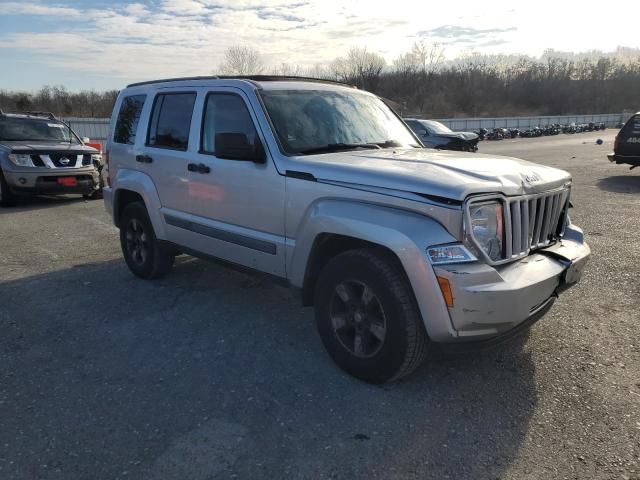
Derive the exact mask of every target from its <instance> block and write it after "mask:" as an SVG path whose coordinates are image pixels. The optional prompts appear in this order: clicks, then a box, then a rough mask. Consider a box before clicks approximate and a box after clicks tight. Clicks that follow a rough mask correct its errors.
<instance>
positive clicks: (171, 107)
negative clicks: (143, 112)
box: [136, 88, 197, 212]
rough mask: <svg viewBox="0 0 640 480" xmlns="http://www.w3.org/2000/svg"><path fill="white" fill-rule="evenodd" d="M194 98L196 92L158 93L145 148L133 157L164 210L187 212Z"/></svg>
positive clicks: (168, 89)
mask: <svg viewBox="0 0 640 480" xmlns="http://www.w3.org/2000/svg"><path fill="white" fill-rule="evenodd" d="M196 98H197V91H196V89H185V88H165V89H161V90H159V91H158V92H157V93H156V95H155V97H154V99H153V105H152V107H151V112H150V113H149V117H148V118H149V120H148V127H147V131H146V135H147V136H146V141H145V144H144V148H143V149H142V151H141V152H140V153H138V154H137V155H136V161H137V163H138V165H139V166H140V168H143V169H144V171H145V172H146V173H147V174H148V175H149V176H150V177H151V179H152V180H153V183H154V184H155V188H156V190H157V192H158V195H159V196H160V204H161V205H162V209H163V211H168V212H171V211H177V212H188V211H189V194H188V188H189V185H188V183H189V171H188V170H187V164H188V163H189V157H190V156H191V155H193V154H194V152H195V150H196V147H195V145H193V142H192V141H190V138H189V134H190V130H191V122H192V117H193V108H194V105H195V102H196Z"/></svg>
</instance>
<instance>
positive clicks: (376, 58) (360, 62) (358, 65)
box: [329, 47, 386, 89]
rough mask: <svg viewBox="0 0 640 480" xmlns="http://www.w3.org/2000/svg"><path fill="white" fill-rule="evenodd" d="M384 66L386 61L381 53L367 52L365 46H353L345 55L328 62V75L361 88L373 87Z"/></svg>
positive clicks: (376, 83) (375, 85)
mask: <svg viewBox="0 0 640 480" xmlns="http://www.w3.org/2000/svg"><path fill="white" fill-rule="evenodd" d="M385 66H386V61H385V59H384V58H383V57H382V56H381V55H378V54H377V53H374V52H369V51H368V50H367V48H366V47H364V48H358V47H354V48H352V49H351V50H349V51H348V52H347V56H346V57H344V58H336V59H335V60H333V61H332V62H331V63H330V64H329V75H330V77H331V78H333V79H335V80H340V81H343V82H347V83H353V84H355V85H357V86H358V87H361V88H365V89H375V88H376V87H377V85H378V81H379V79H380V75H381V74H382V70H383V69H384V67H385Z"/></svg>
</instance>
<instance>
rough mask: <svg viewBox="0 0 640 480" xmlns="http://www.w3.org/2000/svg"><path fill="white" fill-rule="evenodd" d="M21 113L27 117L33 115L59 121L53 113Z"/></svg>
mask: <svg viewBox="0 0 640 480" xmlns="http://www.w3.org/2000/svg"><path fill="white" fill-rule="evenodd" d="M21 113H23V114H25V115H32V116H34V117H47V118H49V119H51V120H57V118H56V116H55V115H54V114H53V113H51V112H40V111H28V112H21Z"/></svg>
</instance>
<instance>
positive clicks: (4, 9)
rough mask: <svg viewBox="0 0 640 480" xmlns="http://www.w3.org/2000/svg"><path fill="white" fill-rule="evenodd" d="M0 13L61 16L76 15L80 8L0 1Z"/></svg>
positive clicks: (79, 13) (78, 13)
mask: <svg viewBox="0 0 640 480" xmlns="http://www.w3.org/2000/svg"><path fill="white" fill-rule="evenodd" d="M0 13H1V14H5V15H46V16H61V17H68V16H71V17H78V16H80V15H81V12H80V10H78V9H76V8H70V7H57V6H55V7H52V6H49V5H42V4H39V3H31V2H3V3H0Z"/></svg>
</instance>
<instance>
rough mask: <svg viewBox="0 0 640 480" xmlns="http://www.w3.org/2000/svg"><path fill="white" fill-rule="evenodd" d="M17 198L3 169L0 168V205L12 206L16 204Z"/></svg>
mask: <svg viewBox="0 0 640 480" xmlns="http://www.w3.org/2000/svg"><path fill="white" fill-rule="evenodd" d="M15 202H16V198H15V195H13V193H11V191H10V190H9V185H7V181H6V180H5V178H4V174H3V173H2V170H0V207H11V206H13V205H15Z"/></svg>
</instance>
